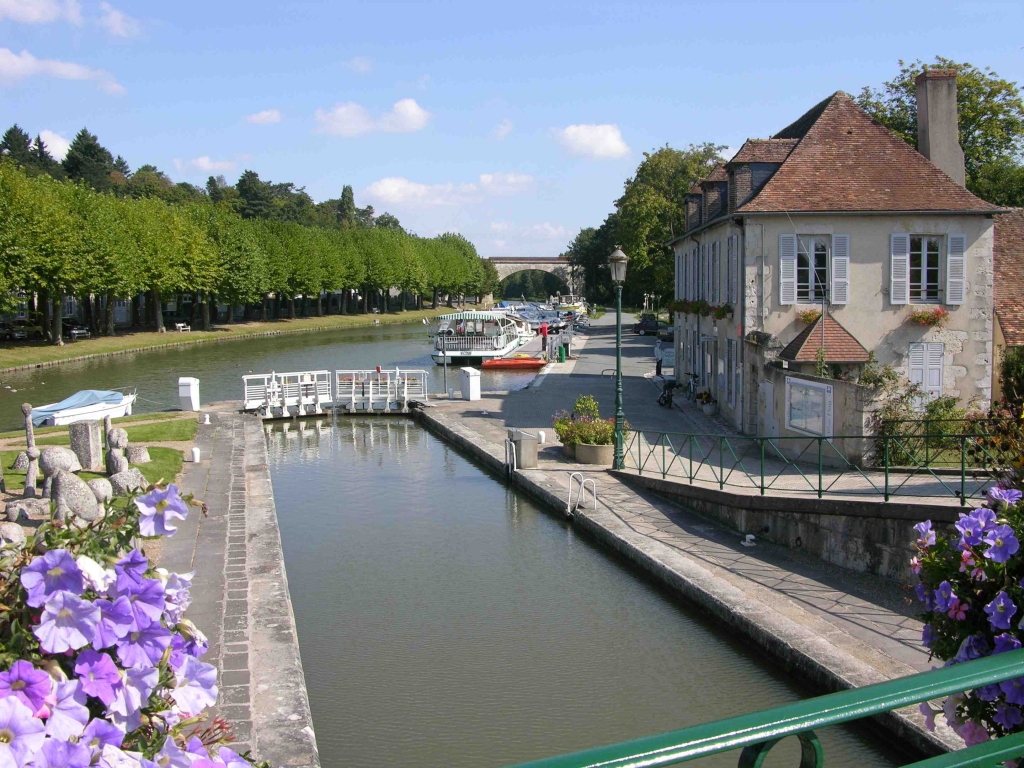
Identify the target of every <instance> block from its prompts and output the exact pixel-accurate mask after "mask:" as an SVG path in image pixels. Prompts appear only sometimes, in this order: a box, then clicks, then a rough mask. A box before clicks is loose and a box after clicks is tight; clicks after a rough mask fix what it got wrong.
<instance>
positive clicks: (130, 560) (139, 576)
mask: <svg viewBox="0 0 1024 768" xmlns="http://www.w3.org/2000/svg"><path fill="white" fill-rule="evenodd" d="M148 569H149V561H148V560H147V559H146V558H145V556H144V555H143V554H142V553H141V552H140V551H139V550H137V549H133V550H132V551H131V552H129V553H128V554H127V555H125V556H124V557H123V558H121V560H119V561H118V563H117V565H115V566H114V573H116V574H117V582H116V583H115V584H114V589H116V590H117V594H119V595H127V594H131V593H132V592H134V591H135V590H136V588H138V587H139V586H140V585H141V584H142V580H143V579H145V578H146V571H147V570H148Z"/></svg>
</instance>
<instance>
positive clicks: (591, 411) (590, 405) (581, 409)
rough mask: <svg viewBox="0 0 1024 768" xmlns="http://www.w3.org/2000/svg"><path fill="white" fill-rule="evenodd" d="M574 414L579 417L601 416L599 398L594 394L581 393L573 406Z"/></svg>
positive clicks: (592, 417)
mask: <svg viewBox="0 0 1024 768" xmlns="http://www.w3.org/2000/svg"><path fill="white" fill-rule="evenodd" d="M572 410H573V414H574V415H575V416H576V417H577V418H590V419H596V418H599V417H600V415H601V414H600V411H599V409H598V406H597V400H595V399H594V396H593V395H580V396H579V397H577V398H576V402H575V403H573V406H572Z"/></svg>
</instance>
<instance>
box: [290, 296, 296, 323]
mask: <svg viewBox="0 0 1024 768" xmlns="http://www.w3.org/2000/svg"><path fill="white" fill-rule="evenodd" d="M295 317H296V315H295V297H294V296H289V297H288V319H289V320H294V319H295Z"/></svg>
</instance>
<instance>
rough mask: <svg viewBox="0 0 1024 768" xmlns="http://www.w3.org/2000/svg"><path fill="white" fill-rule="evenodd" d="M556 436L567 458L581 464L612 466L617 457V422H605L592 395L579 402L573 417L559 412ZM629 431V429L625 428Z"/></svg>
mask: <svg viewBox="0 0 1024 768" xmlns="http://www.w3.org/2000/svg"><path fill="white" fill-rule="evenodd" d="M553 424H554V428H555V434H556V435H558V439H559V440H560V441H561V443H562V451H563V453H565V455H566V456H569V457H572V458H575V459H576V461H578V462H579V463H580V464H598V465H611V463H612V460H613V458H614V455H615V445H614V443H615V419H602V418H601V416H600V413H599V410H598V406H597V400H595V399H594V397H593V396H592V395H580V396H579V397H577V398H576V402H575V404H574V405H573V412H572V413H571V414H569V413H566V412H565V411H559V412H558V413H556V414H555V418H554V422H553ZM624 429H625V430H628V429H629V425H628V424H625V425H624Z"/></svg>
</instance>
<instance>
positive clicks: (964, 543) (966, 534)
mask: <svg viewBox="0 0 1024 768" xmlns="http://www.w3.org/2000/svg"><path fill="white" fill-rule="evenodd" d="M956 529H957V530H958V531H960V546H961V548H963V547H976V546H978V545H979V544H981V540H982V537H983V536H984V535H985V526H984V524H983V523H982V522H981V521H980V520H978V518H976V517H975V516H974V515H973V514H971V515H965V514H964V513H963V512H961V513H960V520H959V521H958V522H957V523H956Z"/></svg>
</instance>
